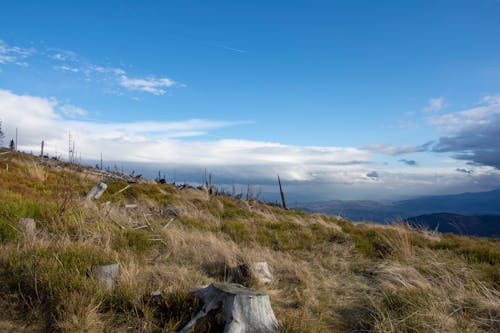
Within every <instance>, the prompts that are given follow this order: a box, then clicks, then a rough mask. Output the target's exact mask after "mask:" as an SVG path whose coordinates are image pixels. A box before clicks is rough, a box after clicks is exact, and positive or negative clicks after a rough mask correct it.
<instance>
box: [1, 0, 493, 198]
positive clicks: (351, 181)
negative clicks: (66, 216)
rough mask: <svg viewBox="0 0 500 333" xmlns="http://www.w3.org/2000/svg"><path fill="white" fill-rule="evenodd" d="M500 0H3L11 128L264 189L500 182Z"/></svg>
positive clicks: (385, 194)
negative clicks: (4, 0) (277, 182)
mask: <svg viewBox="0 0 500 333" xmlns="http://www.w3.org/2000/svg"><path fill="white" fill-rule="evenodd" d="M498 17H500V1H495V0H475V1H472V0H470V1H461V0H453V1H445V0H442V1H424V0H420V1H269V0H268V1H256V0H254V1H218V0H214V1H201V0H199V1H194V0H183V1H181V0H178V1H140V2H139V1H123V0H122V1H71V2H69V1H43V2H41V1H22V0H19V1H15V2H14V1H11V2H2V4H0V120H1V121H2V129H3V131H4V133H5V138H4V140H3V141H4V142H3V145H4V146H6V145H8V142H9V141H10V139H11V138H13V137H14V136H15V129H16V128H17V129H18V132H19V142H18V147H19V149H20V150H23V151H28V152H30V151H33V152H34V153H39V151H40V142H41V141H42V140H44V142H45V149H46V152H48V153H49V154H51V155H52V156H54V155H56V156H60V157H61V158H62V159H67V158H68V138H69V135H71V139H72V141H73V142H74V144H75V151H76V152H77V156H78V157H80V156H81V159H82V160H83V161H86V162H87V163H94V162H95V161H97V160H98V159H99V158H100V154H101V153H102V155H103V159H104V161H105V165H107V166H113V167H114V166H115V165H116V166H119V167H124V168H125V169H126V170H127V171H130V170H132V169H134V171H135V170H137V171H138V172H142V173H144V174H145V175H148V176H151V177H154V175H156V174H157V172H158V170H162V173H165V174H166V175H167V178H168V179H171V180H174V179H175V180H176V181H177V182H181V181H187V182H200V181H201V180H202V179H203V174H204V170H205V169H206V170H208V172H210V173H213V175H214V177H215V180H216V182H218V183H219V184H221V185H222V186H232V185H233V184H235V185H236V187H237V189H239V188H241V189H243V187H244V186H247V184H251V185H252V186H254V187H256V188H259V190H262V191H263V193H264V194H265V196H267V198H271V199H272V198H274V196H275V195H276V193H277V187H276V176H277V175H278V174H279V175H280V177H281V179H282V181H283V183H284V184H285V188H286V192H287V194H288V195H289V196H290V197H292V198H294V200H298V201H314V200H327V199H344V200H347V199H371V200H386V199H387V200H395V199H399V198H408V197H412V196H419V195H429V194H445V193H460V192H465V191H486V190H491V189H495V188H499V187H500V140H499V139H500V20H499V19H498Z"/></svg>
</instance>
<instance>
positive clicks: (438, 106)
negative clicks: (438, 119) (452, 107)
mask: <svg viewBox="0 0 500 333" xmlns="http://www.w3.org/2000/svg"><path fill="white" fill-rule="evenodd" d="M445 106H446V103H445V101H444V97H442V96H441V97H438V98H431V99H429V101H428V104H427V106H426V107H424V108H423V109H422V112H438V111H441V110H442V109H443V108H444V107H445Z"/></svg>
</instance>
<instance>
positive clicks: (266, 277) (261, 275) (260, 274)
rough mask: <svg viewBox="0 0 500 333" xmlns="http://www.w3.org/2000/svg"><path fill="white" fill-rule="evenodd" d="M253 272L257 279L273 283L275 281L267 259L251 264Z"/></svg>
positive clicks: (261, 281)
mask: <svg viewBox="0 0 500 333" xmlns="http://www.w3.org/2000/svg"><path fill="white" fill-rule="evenodd" d="M250 267H251V272H252V275H253V277H254V278H255V279H257V280H258V281H259V282H260V283H264V284H266V283H271V282H272V281H273V275H272V274H271V271H270V270H269V265H268V264H267V262H265V261H259V262H254V263H253V264H252V265H251V266H250Z"/></svg>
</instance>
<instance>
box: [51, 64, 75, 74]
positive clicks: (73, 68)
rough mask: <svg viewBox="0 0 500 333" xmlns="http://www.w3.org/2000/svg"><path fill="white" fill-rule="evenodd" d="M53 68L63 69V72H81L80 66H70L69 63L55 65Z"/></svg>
mask: <svg viewBox="0 0 500 333" xmlns="http://www.w3.org/2000/svg"><path fill="white" fill-rule="evenodd" d="M53 68H54V69H55V70H57V71H61V72H72V73H78V72H80V69H79V68H76V67H71V66H68V65H60V66H54V67H53Z"/></svg>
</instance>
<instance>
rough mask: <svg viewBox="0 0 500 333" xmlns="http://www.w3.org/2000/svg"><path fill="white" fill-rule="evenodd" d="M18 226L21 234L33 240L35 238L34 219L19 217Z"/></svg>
mask: <svg viewBox="0 0 500 333" xmlns="http://www.w3.org/2000/svg"><path fill="white" fill-rule="evenodd" d="M19 224H20V225H21V229H22V230H23V233H24V235H25V236H26V237H27V238H33V237H34V236H35V232H36V223H35V220H34V219H32V218H29V217H21V218H20V219H19Z"/></svg>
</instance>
